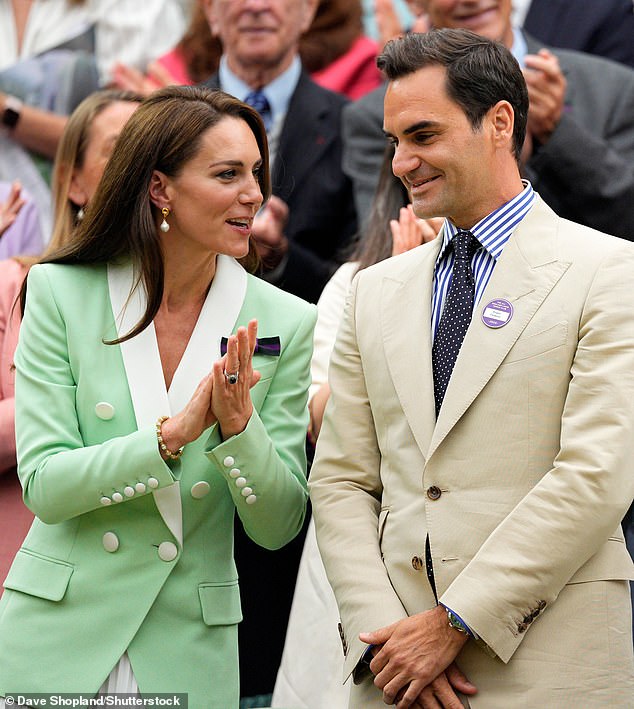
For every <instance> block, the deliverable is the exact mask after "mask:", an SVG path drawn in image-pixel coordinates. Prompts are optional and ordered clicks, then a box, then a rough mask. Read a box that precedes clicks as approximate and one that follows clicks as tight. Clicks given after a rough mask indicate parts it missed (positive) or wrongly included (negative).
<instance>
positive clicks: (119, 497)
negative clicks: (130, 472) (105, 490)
mask: <svg viewBox="0 0 634 709" xmlns="http://www.w3.org/2000/svg"><path fill="white" fill-rule="evenodd" d="M112 501H113V502H123V495H122V494H121V493H120V492H115V493H114V494H113V495H112Z"/></svg>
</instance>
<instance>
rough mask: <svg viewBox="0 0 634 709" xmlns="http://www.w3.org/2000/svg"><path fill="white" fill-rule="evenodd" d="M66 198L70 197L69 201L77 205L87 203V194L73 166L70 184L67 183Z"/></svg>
mask: <svg viewBox="0 0 634 709" xmlns="http://www.w3.org/2000/svg"><path fill="white" fill-rule="evenodd" d="M68 199H70V201H71V202H73V204H76V205H77V206H78V207H83V206H84V205H85V204H87V203H88V194H87V193H86V190H85V189H84V185H83V181H82V179H81V175H80V173H79V170H78V169H77V168H73V174H72V175H71V178H70V184H69V185H68Z"/></svg>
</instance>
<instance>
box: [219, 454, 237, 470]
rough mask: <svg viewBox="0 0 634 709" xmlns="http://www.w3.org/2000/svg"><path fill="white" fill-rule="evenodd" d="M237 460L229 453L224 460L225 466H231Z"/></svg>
mask: <svg viewBox="0 0 634 709" xmlns="http://www.w3.org/2000/svg"><path fill="white" fill-rule="evenodd" d="M235 462H236V461H235V460H234V459H233V457H232V456H230V455H228V456H227V457H226V458H225V459H224V460H223V461H222V464H223V465H224V466H225V468H230V467H231V466H232V465H233V464H234V463H235Z"/></svg>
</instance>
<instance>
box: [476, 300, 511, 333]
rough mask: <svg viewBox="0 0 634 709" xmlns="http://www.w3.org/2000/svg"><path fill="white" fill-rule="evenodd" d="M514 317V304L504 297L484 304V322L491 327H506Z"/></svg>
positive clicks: (495, 328)
mask: <svg viewBox="0 0 634 709" xmlns="http://www.w3.org/2000/svg"><path fill="white" fill-rule="evenodd" d="M512 317H513V306H512V305H511V303H510V302H509V301H508V300H505V299H504V298H496V299H495V300H492V301H490V302H489V303H487V304H486V305H485V306H484V310H483V311H482V322H483V323H484V324H485V325H486V326H487V327H490V328H493V329H494V330H497V329H498V328H500V327H504V326H505V325H506V324H507V323H509V322H510V321H511V318H512Z"/></svg>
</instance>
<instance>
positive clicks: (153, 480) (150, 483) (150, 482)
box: [147, 478, 159, 490]
mask: <svg viewBox="0 0 634 709" xmlns="http://www.w3.org/2000/svg"><path fill="white" fill-rule="evenodd" d="M147 484H148V487H151V488H152V490H156V488H157V487H158V486H159V481H158V480H157V479H156V478H148V481H147Z"/></svg>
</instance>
